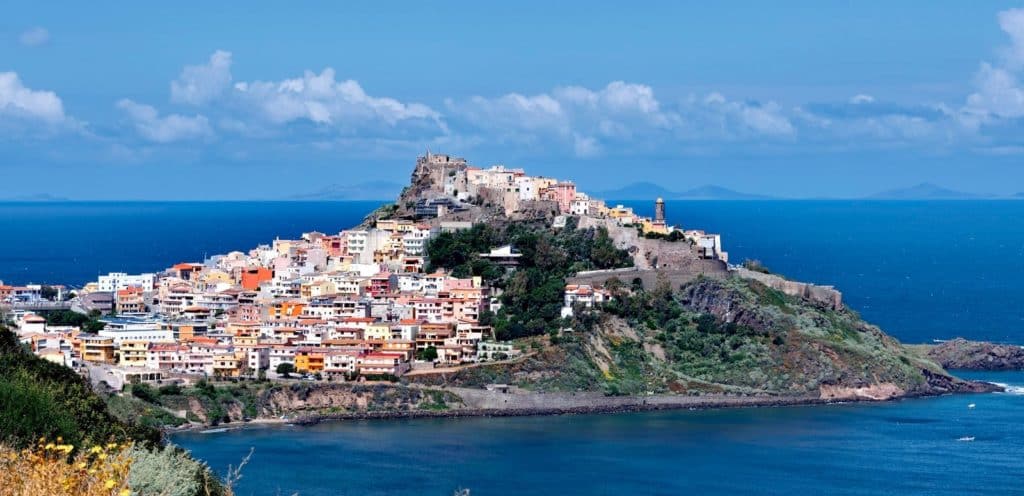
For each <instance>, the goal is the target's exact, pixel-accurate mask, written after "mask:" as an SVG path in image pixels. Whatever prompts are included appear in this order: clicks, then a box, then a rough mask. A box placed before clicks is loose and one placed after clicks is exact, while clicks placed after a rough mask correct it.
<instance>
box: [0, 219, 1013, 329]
mask: <svg viewBox="0 0 1024 496" xmlns="http://www.w3.org/2000/svg"><path fill="white" fill-rule="evenodd" d="M379 203H380V202H161V203H113V202H92V203H76V202H71V203H0V247H3V248H2V249H0V280H3V281H5V282H7V283H14V284H24V283H29V282H49V283H63V284H69V285H82V284H84V283H86V282H88V281H91V280H95V279H96V276H97V275H99V274H104V273H107V272H111V271H126V272H132V273H134V272H142V271H154V270H159V269H162V268H165V267H169V266H170V265H173V264H175V263H177V262H184V261H199V260H202V259H203V258H204V257H205V256H208V255H213V254H217V253H226V252H228V251H231V250H247V249H249V248H252V247H254V246H256V245H257V244H259V243H267V242H269V241H271V240H273V239H274V237H275V236H282V237H294V236H298V235H299V234H301V233H302V232H304V231H310V230H319V231H322V232H329V233H332V232H337V231H339V230H341V229H344V228H347V227H351V226H353V225H355V224H357V223H358V222H359V221H361V220H362V218H363V217H364V216H365V215H366V214H367V213H369V212H370V211H371V210H373V209H374V208H375V207H376V206H377V205H378V204H379ZM627 203H628V204H631V205H632V206H634V207H635V208H636V209H637V210H638V211H640V212H642V213H646V214H651V213H653V204H651V203H639V202H627ZM667 210H668V219H669V221H670V222H673V223H677V224H681V225H682V226H684V227H686V228H696V229H704V230H706V231H709V232H717V233H721V234H722V235H723V243H724V245H725V248H726V250H728V251H729V254H730V257H731V260H732V261H733V262H734V263H739V262H742V261H743V260H744V259H747V258H750V259H757V260H760V261H761V262H763V263H764V264H765V265H767V266H768V267H769V268H771V269H772V270H773V271H775V272H778V273H781V274H784V275H786V276H788V277H791V278H794V279H799V280H803V281H810V282H815V283H819V284H831V285H834V286H836V287H837V288H839V289H840V290H841V291H842V292H843V295H844V298H845V301H846V303H847V304H848V305H849V306H850V307H851V308H853V309H855V310H857V311H858V312H860V313H861V314H862V315H863V316H864V317H865V318H866V319H867V320H868V321H870V322H873V323H876V324H878V325H880V326H881V327H882V328H883V329H885V330H886V331H887V332H889V333H890V334H892V335H894V336H896V337H898V338H899V339H901V340H903V341H904V342H928V341H931V340H932V339H945V338H950V337H955V336H966V337H970V338H974V339H986V340H994V341H1002V342H1014V343H1017V342H1021V343H1024V305H1022V304H1021V302H1022V298H1024V284H1022V281H1024V201H928V202H885V201H670V202H668V204H667Z"/></svg>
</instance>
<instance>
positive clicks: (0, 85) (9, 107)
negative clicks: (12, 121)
mask: <svg viewBox="0 0 1024 496" xmlns="http://www.w3.org/2000/svg"><path fill="white" fill-rule="evenodd" d="M0 116H11V117H17V118H23V119H29V120H34V121H42V122H46V123H50V124H56V123H60V122H63V121H65V119H66V117H65V115H64V104H63V102H61V99H60V98H59V97H58V96H57V95H56V94H55V93H54V92H52V91H40V90H33V89H31V88H27V87H25V85H24V84H22V82H21V79H20V78H19V77H18V74H17V73H15V72H0Z"/></svg>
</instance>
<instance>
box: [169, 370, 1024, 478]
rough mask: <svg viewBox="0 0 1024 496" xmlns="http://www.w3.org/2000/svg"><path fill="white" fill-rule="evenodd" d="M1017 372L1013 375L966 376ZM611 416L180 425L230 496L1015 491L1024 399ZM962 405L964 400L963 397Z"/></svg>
mask: <svg viewBox="0 0 1024 496" xmlns="http://www.w3.org/2000/svg"><path fill="white" fill-rule="evenodd" d="M965 375H969V376H971V377H974V378H981V379H988V380H995V381H1006V382H1007V383H1014V384H1024V373H1020V372H1004V373H994V374H965ZM1016 391H1017V393H998V394H985V395H974V396H963V395H958V396H943V397H938V398H928V399H912V400H901V401H895V402H888V403H877V404H863V403H861V404H837V405H828V406H803V407H783V408H747V409H725V410H706V411H661V412H644V413H623V414H607V415H563V416H548V417H496V418H458V419H413V420H360V421H338V422H326V423H322V424H318V425H314V426H302V427H299V426H289V425H272V426H267V425H263V426H253V427H243V428H239V429H235V430H228V431H223V432H210V433H201V432H190V433H183V434H176V435H174V436H173V437H172V440H173V441H174V442H175V443H178V444H179V445H181V446H184V447H185V448H186V449H189V450H191V451H192V454H193V455H195V456H196V457H198V458H199V459H202V460H206V461H207V462H208V463H209V464H210V466H211V468H212V469H213V470H214V471H216V472H218V473H221V474H223V473H226V471H227V470H228V468H229V467H230V466H236V467H237V466H238V464H239V463H240V462H241V461H242V460H243V459H244V458H245V457H246V455H247V454H249V453H250V451H251V453H252V456H251V458H250V459H249V463H248V464H247V465H245V466H244V467H243V469H242V479H241V480H239V482H238V485H237V487H236V491H237V494H238V495H240V496H244V495H291V494H296V493H297V494H299V495H301V496H328V495H330V496H335V495H352V496H385V495H388V496H390V495H402V496H405V495H409V496H412V495H417V496H421V495H438V496H451V495H453V494H456V491H458V490H460V489H468V490H469V491H470V493H469V494H471V495H472V496H506V495H507V496H512V495H515V496H521V495H534V494H536V495H547V494H551V495H560V496H566V495H608V496H622V495H652V496H653V495H665V496H679V495H688V494H699V495H746V494H768V495H787V496H789V495H804V494H812V495H816V494H821V495H849V496H877V495H885V496H892V495H932V496H964V495H1007V494H1022V493H1024V486H1022V485H1021V484H1022V481H1024V458H1022V454H1024V423H1022V422H1021V419H1022V415H1021V409H1022V407H1024V396H1022V395H1021V394H1020V392H1021V391H1024V390H1022V389H1017V390H1016ZM971 405H974V407H973V408H972V407H971Z"/></svg>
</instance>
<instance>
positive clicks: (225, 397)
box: [165, 382, 462, 425]
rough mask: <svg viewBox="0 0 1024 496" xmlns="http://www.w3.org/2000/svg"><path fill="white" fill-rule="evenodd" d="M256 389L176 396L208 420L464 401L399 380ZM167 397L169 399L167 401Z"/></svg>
mask: <svg viewBox="0 0 1024 496" xmlns="http://www.w3.org/2000/svg"><path fill="white" fill-rule="evenodd" d="M257 387H258V390H255V391H253V394H245V395H235V394H226V393H224V390H219V391H221V394H219V395H218V397H217V398H209V397H195V396H189V397H182V398H176V399H175V400H176V401H174V403H175V406H178V407H179V408H180V409H181V410H184V412H185V413H186V415H187V416H188V418H190V419H192V420H196V421H199V422H202V423H204V424H214V425H215V424H218V423H220V422H239V421H243V420H248V419H252V418H278V417H280V416H281V415H285V414H287V415H291V416H300V417H301V416H321V415H331V414H335V415H337V414H353V415H358V414H367V413H373V412H392V413H401V412H417V411H446V410H448V409H452V408H459V407H460V406H462V400H460V399H459V397H458V396H455V395H453V394H451V393H448V392H442V391H437V390H431V389H422V388H410V387H407V386H402V385H394V384H352V383H344V384H321V383H317V384H310V383H304V382H296V383H293V384H284V385H282V384H263V385H261V386H255V385H254V386H252V388H257ZM165 401H166V400H165Z"/></svg>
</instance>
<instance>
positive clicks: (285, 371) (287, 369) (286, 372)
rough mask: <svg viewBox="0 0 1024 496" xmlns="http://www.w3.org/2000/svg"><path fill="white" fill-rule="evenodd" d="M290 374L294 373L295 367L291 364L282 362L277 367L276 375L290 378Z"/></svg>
mask: <svg viewBox="0 0 1024 496" xmlns="http://www.w3.org/2000/svg"><path fill="white" fill-rule="evenodd" d="M292 372H295V365H293V364H291V363H288V362H282V363H280V364H278V365H277V373H278V374H281V375H282V376H284V377H291V376H292Z"/></svg>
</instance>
